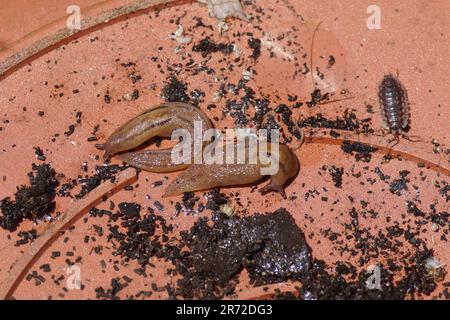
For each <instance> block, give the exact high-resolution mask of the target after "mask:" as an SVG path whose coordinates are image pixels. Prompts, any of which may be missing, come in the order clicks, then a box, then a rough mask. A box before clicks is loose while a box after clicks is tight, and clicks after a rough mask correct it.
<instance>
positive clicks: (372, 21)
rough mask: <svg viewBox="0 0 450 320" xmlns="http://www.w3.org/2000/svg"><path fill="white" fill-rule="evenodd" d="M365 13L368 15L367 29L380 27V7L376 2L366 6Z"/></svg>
mask: <svg viewBox="0 0 450 320" xmlns="http://www.w3.org/2000/svg"><path fill="white" fill-rule="evenodd" d="M367 13H368V14H370V16H369V17H368V18H367V29H369V30H379V29H381V9H380V7H379V6H377V5H376V4H372V5H370V6H368V7H367Z"/></svg>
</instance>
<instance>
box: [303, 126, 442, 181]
mask: <svg viewBox="0 0 450 320" xmlns="http://www.w3.org/2000/svg"><path fill="white" fill-rule="evenodd" d="M303 129H306V128H303ZM329 131H330V130H328V129H318V130H317V129H311V130H308V134H307V136H306V137H305V141H306V142H309V143H322V144H342V142H344V141H350V142H353V143H363V144H366V145H370V146H373V147H376V148H377V151H378V152H381V153H383V154H389V155H392V156H396V155H398V156H402V157H403V158H405V159H406V160H409V161H414V162H416V163H423V164H425V165H426V166H427V167H428V168H429V169H431V170H433V171H436V172H438V173H441V174H444V175H446V176H448V177H450V164H449V162H448V159H443V157H442V156H439V155H436V154H433V153H432V152H429V155H430V157H427V159H425V158H424V157H423V156H418V155H415V154H413V153H412V151H411V150H409V149H408V148H407V146H406V145H404V144H398V145H396V146H394V147H395V148H393V147H388V146H385V145H383V142H384V140H383V137H380V136H378V135H375V134H363V133H355V132H351V131H346V130H337V129H333V131H335V132H337V133H339V137H332V136H331V135H330V134H329Z"/></svg>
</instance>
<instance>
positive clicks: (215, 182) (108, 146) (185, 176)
mask: <svg viewBox="0 0 450 320" xmlns="http://www.w3.org/2000/svg"><path fill="white" fill-rule="evenodd" d="M196 120H200V121H202V123H203V125H202V128H203V129H204V130H206V129H210V128H212V124H211V122H210V120H209V119H208V118H207V117H206V115H204V114H203V113H202V112H201V111H200V109H198V108H196V107H194V106H191V105H188V104H185V103H166V104H162V105H160V106H158V107H156V108H153V109H150V110H148V111H146V112H144V113H142V114H140V115H138V116H137V117H135V118H133V119H131V120H130V121H128V122H127V123H125V124H124V125H123V126H121V127H120V128H119V129H117V130H116V131H114V133H113V134H112V135H111V136H110V137H109V138H108V139H107V141H106V143H105V144H103V145H98V147H99V148H100V149H104V150H105V158H108V157H110V156H112V155H115V154H117V153H120V152H124V151H128V150H130V149H133V148H136V147H137V146H139V145H140V144H142V143H144V142H145V141H146V140H148V139H150V138H152V137H155V136H161V137H170V136H171V133H172V131H173V130H175V129H179V128H184V129H187V130H189V131H190V133H191V134H192V131H193V127H194V125H193V123H194V121H196ZM211 146H212V145H211V144H210V145H208V146H206V148H208V147H211ZM203 147H204V148H205V145H203ZM245 148H246V152H245V154H246V155H247V158H246V161H245V163H244V164H194V163H193V162H192V163H193V164H179V165H175V164H173V163H172V161H171V149H162V150H146V151H137V152H125V153H121V154H119V155H118V156H119V158H120V159H121V160H123V161H124V162H126V163H128V164H130V165H132V166H134V167H137V168H141V169H143V170H146V171H152V172H171V171H177V170H180V169H185V168H187V169H186V170H185V171H184V172H182V173H181V174H180V175H179V176H178V177H177V178H176V179H175V180H174V181H173V182H172V183H171V184H170V185H169V186H168V187H167V189H166V192H165V194H164V196H165V197H168V196H175V195H179V194H181V193H183V192H187V191H199V190H206V189H211V188H215V187H225V186H236V185H245V184H251V183H254V182H257V181H258V180H260V179H261V178H263V177H264V175H263V174H262V171H261V169H263V168H268V164H262V163H261V161H260V159H259V157H258V160H257V161H256V162H255V164H250V163H251V162H249V161H248V155H249V154H250V153H251V151H257V150H256V149H255V150H249V148H257V146H256V145H254V146H251V147H250V146H248V145H246V146H245ZM271 150H274V149H273V146H272V144H270V143H269V144H268V151H269V152H271ZM249 151H250V152H249ZM222 153H223V154H222V155H221V156H222V159H224V156H225V149H224V150H222ZM255 154H256V153H255ZM276 161H277V162H278V170H277V171H276V173H275V174H273V175H271V181H270V183H269V184H268V185H266V186H265V187H263V188H261V189H260V191H261V192H266V191H276V192H279V193H280V194H281V195H282V196H283V197H284V198H285V197H286V195H285V193H284V188H283V186H284V185H285V184H286V182H287V181H288V180H290V179H292V178H293V177H295V175H296V174H297V172H298V170H299V162H298V159H297V157H296V156H295V154H294V153H293V152H292V151H291V150H290V149H289V148H288V147H287V146H286V145H283V144H279V153H278V158H277V159H276Z"/></svg>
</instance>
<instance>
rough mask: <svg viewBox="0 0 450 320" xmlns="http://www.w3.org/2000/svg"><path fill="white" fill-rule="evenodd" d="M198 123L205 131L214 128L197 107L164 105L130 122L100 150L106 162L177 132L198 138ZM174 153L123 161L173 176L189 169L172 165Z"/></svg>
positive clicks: (157, 152) (135, 154) (151, 152)
mask: <svg viewBox="0 0 450 320" xmlns="http://www.w3.org/2000/svg"><path fill="white" fill-rule="evenodd" d="M195 121H200V122H201V124H202V130H203V131H204V130H206V129H210V128H212V124H211V121H210V120H209V119H208V117H206V115H205V114H203V113H202V112H201V110H200V109H199V108H197V107H194V106H192V105H189V104H187V103H181V102H174V103H165V104H161V105H159V106H157V107H155V108H152V109H150V110H147V111H144V112H143V113H141V114H139V115H138V116H136V117H135V118H133V119H131V120H129V121H128V122H126V123H125V124H124V125H122V126H121V127H120V128H118V129H117V130H116V131H114V132H113V133H112V134H111V136H110V137H109V138H108V139H107V140H106V143H105V144H103V145H98V146H97V147H99V148H101V149H104V150H105V155H104V158H105V159H108V158H110V157H111V156H114V155H116V154H118V153H120V152H124V151H128V150H131V149H134V148H136V147H138V146H140V145H142V144H143V143H144V142H146V141H147V140H149V139H151V138H153V137H156V136H158V137H164V138H168V137H171V135H172V132H173V131H174V130H176V129H186V130H188V131H189V133H190V134H191V136H194V122H195ZM202 133H203V132H202ZM171 150H172V149H170V148H169V149H160V150H144V151H137V152H127V153H122V154H120V155H119V158H120V159H121V160H123V161H124V162H126V163H129V164H130V165H132V166H134V167H137V168H141V169H143V170H147V171H152V172H171V171H176V170H180V169H184V168H186V167H187V165H186V164H173V163H172V161H171Z"/></svg>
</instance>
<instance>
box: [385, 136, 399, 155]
mask: <svg viewBox="0 0 450 320" xmlns="http://www.w3.org/2000/svg"><path fill="white" fill-rule="evenodd" d="M394 141H395V143H394V144H393V145H392V146H390V147H389V154H390V153H391V151H392V149H393V148H394V147H395V146H396V145H398V144H399V143H400V138H399V135H398V134H394V138H392V139H390V140H389V141H388V143H387V144H386V148H388V146H389V145H390V144H391V143H392V142H394Z"/></svg>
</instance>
